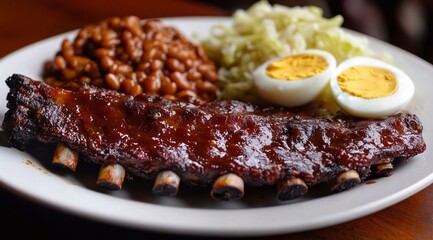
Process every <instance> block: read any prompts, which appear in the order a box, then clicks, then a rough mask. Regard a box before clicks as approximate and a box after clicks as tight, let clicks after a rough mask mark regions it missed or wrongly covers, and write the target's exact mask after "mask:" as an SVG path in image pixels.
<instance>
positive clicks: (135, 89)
mask: <svg viewBox="0 0 433 240" xmlns="http://www.w3.org/2000/svg"><path fill="white" fill-rule="evenodd" d="M142 92H143V88H142V87H141V86H140V84H135V85H134V86H133V87H132V89H131V92H130V93H129V94H131V95H132V96H137V95H139V94H141V93H142Z"/></svg>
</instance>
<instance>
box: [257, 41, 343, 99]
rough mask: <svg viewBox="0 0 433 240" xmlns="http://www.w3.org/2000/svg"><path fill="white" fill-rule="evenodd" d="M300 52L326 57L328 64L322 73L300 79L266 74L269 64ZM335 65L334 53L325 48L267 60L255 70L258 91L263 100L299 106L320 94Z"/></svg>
mask: <svg viewBox="0 0 433 240" xmlns="http://www.w3.org/2000/svg"><path fill="white" fill-rule="evenodd" d="M298 54H313V55H319V56H321V57H323V58H324V59H325V61H326V62H327V64H328V66H327V68H326V69H325V70H324V71H323V72H321V73H320V74H317V75H314V76H312V77H308V78H304V79H299V80H281V79H275V78H272V77H270V76H268V75H267V74H266V68H267V67H268V66H269V64H271V63H273V62H277V61H280V60H282V59H284V58H287V57H289V56H293V55H298ZM335 67H336V61H335V58H334V56H333V55H332V54H330V53H329V52H326V51H323V50H318V49H309V50H305V51H302V52H298V53H296V54H292V55H288V56H284V57H279V58H275V59H271V60H269V61H267V62H265V63H264V64H262V65H260V66H259V67H258V68H257V69H256V70H255V71H254V72H253V81H254V84H255V86H256V91H257V93H258V94H259V96H260V97H261V98H262V99H263V100H265V101H268V102H270V103H274V104H278V105H281V106H285V107H297V106H301V105H304V104H306V103H309V102H311V101H312V100H314V99H315V98H316V97H317V96H318V95H319V94H320V92H321V91H322V90H323V89H324V87H325V86H326V84H327V83H328V82H329V79H330V78H331V76H332V73H333V72H334V70H335Z"/></svg>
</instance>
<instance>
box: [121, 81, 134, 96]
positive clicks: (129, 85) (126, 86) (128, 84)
mask: <svg viewBox="0 0 433 240" xmlns="http://www.w3.org/2000/svg"><path fill="white" fill-rule="evenodd" d="M134 85H135V83H134V82H133V81H132V80H131V79H125V80H124V81H123V82H122V83H121V87H122V90H123V92H124V93H128V94H132V92H133V87H134Z"/></svg>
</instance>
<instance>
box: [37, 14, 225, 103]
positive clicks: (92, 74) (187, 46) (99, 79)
mask: <svg viewBox="0 0 433 240" xmlns="http://www.w3.org/2000/svg"><path fill="white" fill-rule="evenodd" d="M216 78H217V73H216V68H215V65H214V64H213V63H212V62H211V61H210V60H209V59H208V58H207V56H206V54H205V53H204V51H203V49H202V48H201V46H198V45H195V44H194V43H192V42H190V41H189V40H188V39H187V38H186V37H185V36H184V35H182V34H181V33H180V32H179V31H177V30H176V29H175V28H173V27H168V26H164V25H163V23H162V22H161V21H160V20H157V19H155V20H147V21H145V22H143V21H141V20H140V19H139V18H138V17H136V16H127V17H124V18H119V17H113V18H108V19H105V20H103V21H101V22H99V23H98V24H96V25H88V26H85V27H84V28H82V29H80V30H79V32H78V34H77V36H76V37H75V39H74V40H73V41H72V42H71V41H70V40H68V39H65V40H63V42H62V44H61V49H60V50H59V51H58V53H57V54H56V56H55V57H54V59H53V60H52V61H49V62H47V63H46V64H45V65H44V80H45V82H47V83H48V84H50V85H52V86H56V87H63V88H68V89H71V90H76V89H77V88H80V87H82V86H83V84H90V85H94V86H97V87H103V88H108V89H112V90H116V91H120V92H124V93H126V94H131V95H134V96H135V95H138V94H141V93H145V94H152V95H155V94H157V95H161V96H163V97H165V98H168V99H177V98H182V97H185V96H188V97H196V98H201V99H204V100H212V99H215V98H216V92H217V87H216V85H215V82H216Z"/></svg>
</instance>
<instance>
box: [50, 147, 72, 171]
mask: <svg viewBox="0 0 433 240" xmlns="http://www.w3.org/2000/svg"><path fill="white" fill-rule="evenodd" d="M52 163H53V164H55V165H59V166H63V167H66V168H68V169H70V170H72V171H74V172H75V169H76V168H77V164H78V152H77V151H74V150H72V149H70V148H69V147H67V146H66V145H65V144H63V143H60V142H59V143H58V144H57V148H56V151H55V153H54V156H53V161H52Z"/></svg>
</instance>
